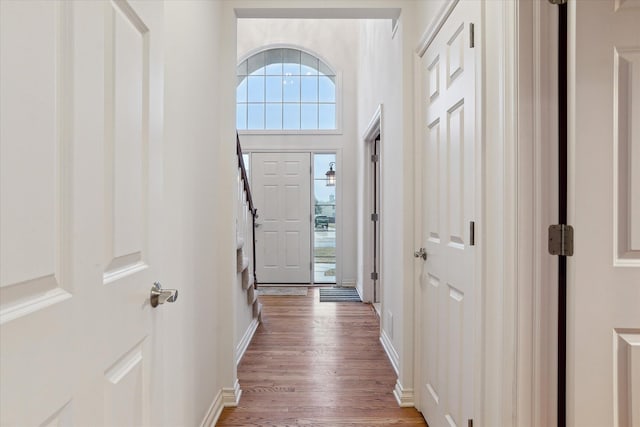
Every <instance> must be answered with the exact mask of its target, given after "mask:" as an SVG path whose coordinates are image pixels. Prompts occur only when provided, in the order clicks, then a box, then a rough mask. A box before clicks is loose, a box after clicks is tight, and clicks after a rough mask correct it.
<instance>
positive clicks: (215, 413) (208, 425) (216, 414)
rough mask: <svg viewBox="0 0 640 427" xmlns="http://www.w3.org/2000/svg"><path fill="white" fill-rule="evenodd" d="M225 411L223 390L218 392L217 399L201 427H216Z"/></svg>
mask: <svg viewBox="0 0 640 427" xmlns="http://www.w3.org/2000/svg"><path fill="white" fill-rule="evenodd" d="M223 409H224V405H223V404H222V390H220V391H218V394H216V397H215V399H213V402H212V403H211V406H209V410H208V411H207V413H206V414H205V416H204V419H203V420H202V422H201V423H200V427H214V426H215V425H216V423H217V422H218V419H219V418H220V415H222V410H223Z"/></svg>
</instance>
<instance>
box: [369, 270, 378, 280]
mask: <svg viewBox="0 0 640 427" xmlns="http://www.w3.org/2000/svg"><path fill="white" fill-rule="evenodd" d="M371 280H378V272H377V271H374V272H372V273H371Z"/></svg>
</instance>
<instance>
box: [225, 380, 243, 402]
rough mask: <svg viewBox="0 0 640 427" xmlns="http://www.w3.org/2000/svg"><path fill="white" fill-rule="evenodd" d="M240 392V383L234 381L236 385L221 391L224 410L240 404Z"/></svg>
mask: <svg viewBox="0 0 640 427" xmlns="http://www.w3.org/2000/svg"><path fill="white" fill-rule="evenodd" d="M241 395H242V390H240V383H239V382H238V380H236V383H235V384H234V385H233V387H231V388H227V387H224V388H223V389H222V404H223V406H224V407H225V408H229V407H235V406H238V403H240V396H241Z"/></svg>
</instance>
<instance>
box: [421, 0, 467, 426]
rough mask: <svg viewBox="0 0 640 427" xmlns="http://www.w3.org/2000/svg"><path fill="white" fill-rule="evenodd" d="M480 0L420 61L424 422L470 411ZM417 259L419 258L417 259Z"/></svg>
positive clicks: (463, 421) (456, 14) (456, 15)
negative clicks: (473, 36)
mask: <svg viewBox="0 0 640 427" xmlns="http://www.w3.org/2000/svg"><path fill="white" fill-rule="evenodd" d="M478 5H479V2H460V3H458V5H457V6H456V7H455V9H454V10H453V12H452V14H451V15H450V16H449V18H448V19H447V21H446V22H445V23H444V25H443V27H442V28H441V29H440V31H439V32H438V34H437V35H436V37H435V39H434V41H433V42H432V44H431V45H430V46H429V47H428V49H427V51H426V52H425V54H424V56H423V57H422V59H421V68H420V69H421V79H422V87H423V92H422V96H421V103H422V111H423V113H424V114H423V116H422V120H421V126H422V130H423V136H422V149H421V152H422V156H423V157H422V167H421V168H420V172H419V173H421V174H422V176H421V182H422V185H421V187H420V188H421V191H422V194H421V199H422V203H423V204H422V230H423V235H422V242H423V244H422V246H423V248H426V252H424V253H425V255H422V253H421V252H418V253H416V256H417V257H419V258H420V257H421V255H422V256H425V257H426V260H425V261H424V262H423V265H422V272H421V275H420V289H421V292H420V295H421V306H422V309H421V310H420V312H421V322H420V324H421V327H420V331H421V336H420V342H421V344H420V345H421V362H420V369H419V370H420V393H419V394H420V410H421V411H422V414H423V415H424V417H425V418H426V420H427V422H428V424H429V426H431V427H441V426H447V427H450V426H466V425H467V422H468V420H469V419H471V418H472V416H473V383H474V377H473V364H474V345H473V336H474V335H473V334H474V303H475V300H474V299H475V292H476V283H475V270H474V268H475V250H474V247H473V246H472V245H473V243H472V242H471V227H470V223H471V221H473V220H474V215H475V211H476V208H475V200H476V198H475V181H476V179H477V176H476V172H475V167H474V164H475V152H476V143H477V141H476V131H475V127H476V117H475V102H476V97H475V94H476V76H475V66H476V65H475V64H476V55H477V54H476V52H477V49H474V48H471V47H470V43H469V33H470V23H471V22H474V20H475V22H478V19H477V17H478V16H479V6H478ZM420 261H421V260H420Z"/></svg>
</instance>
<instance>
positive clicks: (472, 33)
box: [469, 22, 476, 49]
mask: <svg viewBox="0 0 640 427" xmlns="http://www.w3.org/2000/svg"><path fill="white" fill-rule="evenodd" d="M469 47H470V48H472V49H473V48H474V47H476V31H475V25H473V22H471V23H470V24H469Z"/></svg>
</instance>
